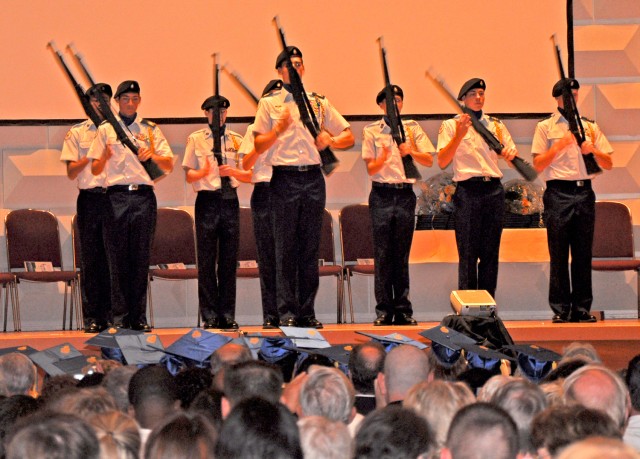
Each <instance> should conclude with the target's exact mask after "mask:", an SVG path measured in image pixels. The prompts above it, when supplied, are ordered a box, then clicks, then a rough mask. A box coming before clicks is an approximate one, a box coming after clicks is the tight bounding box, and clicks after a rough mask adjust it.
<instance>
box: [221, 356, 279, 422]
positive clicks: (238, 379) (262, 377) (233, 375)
mask: <svg viewBox="0 0 640 459" xmlns="http://www.w3.org/2000/svg"><path fill="white" fill-rule="evenodd" d="M282 383H283V379H282V372H281V371H280V369H279V368H278V367H276V366H274V365H271V364H269V363H267V362H261V361H259V360H250V361H247V362H240V363H236V364H234V365H232V366H230V367H227V368H226V369H225V372H224V397H223V399H222V416H223V417H226V416H227V415H228V414H229V411H231V409H233V407H234V406H236V405H237V404H238V403H239V402H241V401H242V400H244V399H245V398H250V397H261V398H263V399H265V400H268V401H270V402H272V403H278V402H279V400H280V396H281V395H282Z"/></svg>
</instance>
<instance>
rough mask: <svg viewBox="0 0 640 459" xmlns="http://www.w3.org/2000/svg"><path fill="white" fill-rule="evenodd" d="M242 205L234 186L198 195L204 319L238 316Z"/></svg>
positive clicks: (230, 318)
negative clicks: (237, 269) (237, 286)
mask: <svg viewBox="0 0 640 459" xmlns="http://www.w3.org/2000/svg"><path fill="white" fill-rule="evenodd" d="M239 214H240V205H239V202H238V195H237V193H236V191H235V189H230V190H228V191H225V193H224V197H223V193H222V192H221V191H219V190H218V191H199V192H198V197H197V198H196V218H195V220H196V240H197V246H198V300H199V303H200V314H201V315H202V319H203V320H204V321H205V322H206V321H212V320H215V319H222V318H224V319H225V320H227V321H231V320H234V319H235V314H236V268H237V265H238V244H239V234H240V233H239V228H240V224H239V218H240V215H239Z"/></svg>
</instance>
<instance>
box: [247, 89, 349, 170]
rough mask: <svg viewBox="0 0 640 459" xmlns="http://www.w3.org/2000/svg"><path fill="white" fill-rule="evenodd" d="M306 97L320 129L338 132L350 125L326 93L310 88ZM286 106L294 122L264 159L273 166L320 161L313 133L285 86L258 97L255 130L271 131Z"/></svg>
mask: <svg viewBox="0 0 640 459" xmlns="http://www.w3.org/2000/svg"><path fill="white" fill-rule="evenodd" d="M307 97H308V98H309V101H310V102H311V107H312V109H313V111H314V113H315V115H316V119H317V120H318V124H319V126H320V129H321V130H326V131H327V132H329V133H330V134H331V135H338V134H340V133H341V132H342V131H344V130H345V129H347V128H348V127H349V123H348V122H347V120H345V119H344V117H343V116H342V115H341V114H340V113H339V112H338V110H336V109H335V108H334V107H333V105H331V103H330V102H329V100H328V99H327V98H326V97H324V96H321V95H318V94H316V93H309V92H308V93H307ZM285 108H288V109H289V112H290V113H291V117H292V118H293V122H292V123H291V125H290V126H289V127H288V128H287V129H286V130H285V131H284V132H282V133H281V134H280V136H279V137H278V139H277V140H276V142H275V143H274V144H273V146H272V148H271V150H270V151H269V154H268V156H267V162H269V164H271V165H272V166H302V165H312V164H320V153H319V152H318V149H317V148H316V146H315V142H314V139H313V136H312V135H311V133H310V132H309V130H308V129H307V128H306V127H305V126H304V124H303V123H302V121H301V120H300V112H299V111H298V106H297V105H296V102H295V101H294V99H293V94H291V93H290V92H289V91H287V90H286V89H284V88H283V89H281V90H280V91H274V92H272V93H271V94H270V95H269V96H266V97H263V98H262V99H260V102H259V103H258V112H257V113H256V119H255V122H254V127H253V131H254V133H256V134H266V133H267V132H269V131H271V130H272V129H273V127H274V125H275V123H276V122H277V121H278V120H279V119H281V118H282V112H283V110H284V109H285Z"/></svg>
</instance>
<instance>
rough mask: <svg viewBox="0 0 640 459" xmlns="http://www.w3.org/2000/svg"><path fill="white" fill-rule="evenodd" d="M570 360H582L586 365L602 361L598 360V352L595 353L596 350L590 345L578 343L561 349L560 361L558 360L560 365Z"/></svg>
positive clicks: (575, 342)
mask: <svg viewBox="0 0 640 459" xmlns="http://www.w3.org/2000/svg"><path fill="white" fill-rule="evenodd" d="M572 360H582V361H583V362H585V363H587V364H590V363H595V364H601V363H602V359H600V356H599V355H598V351H596V348H595V347H593V345H592V344H591V343H582V342H579V341H574V342H572V343H570V344H568V345H567V346H566V347H565V348H564V349H562V359H561V360H560V363H564V362H569V361H572Z"/></svg>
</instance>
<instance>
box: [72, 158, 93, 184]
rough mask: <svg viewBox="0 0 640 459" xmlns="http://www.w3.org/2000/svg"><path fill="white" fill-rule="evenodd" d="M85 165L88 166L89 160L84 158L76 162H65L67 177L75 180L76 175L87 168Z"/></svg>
mask: <svg viewBox="0 0 640 459" xmlns="http://www.w3.org/2000/svg"><path fill="white" fill-rule="evenodd" d="M87 164H89V158H87V157H86V156H85V157H84V158H82V159H79V160H78V161H67V177H69V179H71V180H75V178H76V177H78V174H80V172H82V170H83V169H84V168H85V167H87Z"/></svg>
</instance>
